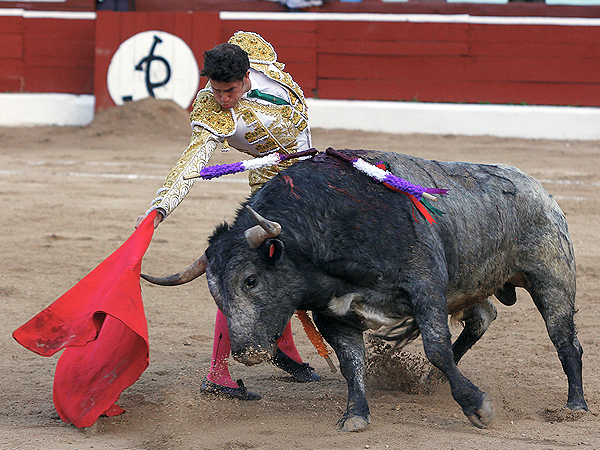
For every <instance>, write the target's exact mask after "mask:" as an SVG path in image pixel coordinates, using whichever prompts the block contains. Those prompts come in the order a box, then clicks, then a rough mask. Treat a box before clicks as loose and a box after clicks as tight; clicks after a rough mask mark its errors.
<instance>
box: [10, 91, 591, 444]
mask: <svg viewBox="0 0 600 450" xmlns="http://www.w3.org/2000/svg"><path fill="white" fill-rule="evenodd" d="M188 137H189V127H188V123H187V113H186V112H185V111H183V110H181V109H179V108H178V107H175V106H174V104H172V103H170V102H157V101H153V100H152V101H143V102H138V103H136V104H129V105H126V106H125V107H121V108H116V109H113V110H109V111H105V112H104V113H102V114H99V115H98V116H97V118H96V120H95V121H94V122H93V123H92V124H91V125H89V126H87V127H85V128H53V127H47V128H46V127H41V128H0V199H1V201H2V211H3V214H4V222H3V224H2V229H1V232H0V250H1V253H2V255H3V257H2V260H3V261H4V263H3V270H2V279H1V282H0V311H1V314H2V317H3V321H2V324H1V325H0V350H1V351H2V354H3V355H4V356H3V357H2V358H1V359H0V366H1V369H0V370H1V373H2V390H3V395H2V397H1V400H0V448H2V449H22V450H25V449H44V450H63V449H69V450H71V449H73V450H75V449H77V450H81V449H92V448H93V449H95V450H104V449H146V450H154V449H156V450H159V449H160V450H164V449H182V450H189V449H193V450H200V449H213V450H215V449H216V450H234V449H235V450H238V449H265V450H266V449H269V450H272V449H340V450H348V449H372V450H383V449H419V450H426V449H456V450H458V449H461V450H462V449H477V450H482V449H495V450H502V449H511V450H512V449H531V450H534V449H535V450H542V449H544V450H550V449H553V450H554V449H598V448H600V427H599V425H600V424H599V416H598V414H599V411H600V370H598V368H599V367H600V362H599V361H600V337H599V334H598V326H599V324H600V315H599V311H600V308H599V306H600V302H599V298H598V294H597V293H598V291H599V290H600V242H599V239H598V236H599V234H600V195H598V194H599V193H600V142H565V141H543V140H539V141H537V140H536V141H530V140H519V139H500V138H492V137H480V138H465V137H455V136H423V135H389V134H388V135H386V134H373V133H362V132H347V131H325V130H314V144H315V146H316V147H317V148H319V149H321V150H324V149H325V148H326V147H328V146H331V147H334V148H344V147H346V148H370V149H377V150H388V151H399V152H402V153H408V154H412V155H417V156H421V157H425V158H431V159H439V160H463V161H474V162H489V163H496V162H502V163H507V164H511V165H514V166H517V167H519V168H521V169H523V170H524V171H526V172H529V173H530V174H531V175H533V176H534V177H536V178H538V179H539V180H541V181H542V183H543V184H544V186H545V187H546V189H547V190H548V191H549V192H550V193H551V194H553V195H554V196H555V198H556V199H557V201H558V203H559V204H560V205H561V207H562V208H563V210H564V212H565V213H566V216H567V219H568V221H569V226H570V231H571V236H572V238H573V241H574V245H575V252H576V256H577V264H578V280H577V281H578V293H577V302H578V307H579V313H578V314H577V316H576V323H577V326H578V331H579V338H580V341H581V343H582V345H583V347H584V351H585V353H584V383H585V390H586V395H587V400H588V404H589V407H590V412H589V413H587V414H584V415H582V416H580V415H574V414H570V413H568V412H567V411H565V410H563V409H562V407H563V405H564V403H565V402H566V378H565V376H564V374H563V372H562V369H561V366H560V363H559V361H558V358H557V355H556V352H555V351H554V348H553V346H552V344H551V342H550V340H549V338H548V336H547V334H546V331H545V328H544V325H543V321H542V319H541V317H540V315H539V313H538V312H537V310H536V309H535V307H534V305H533V303H532V301H531V299H530V298H529V296H528V294H527V293H526V292H525V291H521V292H520V293H519V301H518V302H517V304H516V305H515V306H513V307H510V308H509V307H505V306H503V305H501V304H500V303H499V302H496V304H497V307H498V311H499V314H498V319H497V320H496V321H495V322H494V323H493V324H492V326H491V327H490V329H489V331H488V332H487V334H486V335H485V336H484V338H483V339H482V340H481V341H480V342H479V343H478V344H477V345H476V346H475V347H474V348H473V349H472V350H471V351H470V352H469V353H467V355H466V356H465V357H464V359H463V360H462V362H461V364H460V368H461V370H462V372H463V373H464V374H465V375H466V376H467V377H469V378H470V379H471V380H472V381H473V382H474V383H475V384H477V385H478V386H479V387H480V388H482V389H483V390H485V391H486V392H488V394H490V396H491V397H492V400H493V402H494V407H495V413H496V419H495V422H494V423H493V425H492V426H491V427H490V428H488V429H485V430H479V429H477V428H475V427H473V426H472V425H470V424H469V422H468V420H467V419H466V417H465V416H464V415H463V414H462V411H461V410H460V408H459V406H458V405H457V404H456V403H455V402H454V400H453V399H452V398H451V396H450V392H449V387H448V384H447V383H445V382H444V383H436V384H431V385H428V386H420V387H419V386H413V387H414V390H413V392H411V393H407V392H404V391H400V390H391V389H388V388H382V387H381V383H377V382H375V381H372V382H371V383H370V385H369V392H368V399H369V402H370V406H371V413H372V424H371V425H370V427H369V428H368V430H367V431H364V432H362V433H350V434H345V433H341V432H339V431H337V430H336V428H335V423H336V421H337V420H338V418H339V417H340V415H341V413H342V412H343V410H344V409H345V407H346V384H345V381H344V380H343V378H342V376H341V375H340V374H339V372H338V373H335V374H333V373H331V372H330V371H329V369H328V367H327V365H326V363H325V361H324V360H323V359H322V358H320V357H319V356H318V355H317V354H316V352H315V350H314V349H313V347H312V346H311V345H310V343H309V342H308V340H307V338H306V336H305V335H304V334H303V332H302V330H301V327H300V323H299V321H298V320H297V319H294V321H293V326H294V334H295V337H296V341H297V345H298V347H299V349H300V352H301V354H302V355H303V357H304V358H306V360H307V361H308V362H309V363H310V364H311V365H312V366H314V367H315V368H316V369H317V371H318V373H319V374H320V375H321V376H322V378H323V379H322V381H321V382H319V383H313V384H308V385H307V384H296V383H291V382H290V381H289V378H288V377H287V376H286V374H285V373H284V372H282V371H280V370H278V369H275V368H274V367H273V366H272V365H270V364H262V365H260V366H255V367H245V366H243V365H241V364H238V363H236V362H233V361H232V362H231V370H232V373H233V376H234V377H240V378H243V379H244V382H245V384H246V386H248V387H249V388H250V389H251V390H254V391H256V392H260V393H261V394H262V395H263V399H262V400H261V401H260V402H251V403H243V402H238V401H233V400H222V399H216V398H212V397H207V396H204V395H202V394H201V393H200V390H199V387H200V383H201V381H202V379H203V378H204V376H205V374H206V371H207V369H208V365H209V361H210V356H211V345H212V334H213V323H214V316H215V312H216V307H215V304H214V302H213V300H212V299H211V297H210V295H209V293H208V289H207V286H206V281H205V279H204V278H202V279H200V280H199V281H195V282H194V283H190V284H189V285H185V286H181V287H173V288H164V287H156V286H151V285H149V284H148V283H145V282H143V283H142V289H143V298H144V303H145V308H146V315H147V318H148V326H149V333H150V367H149V368H148V369H147V370H146V372H144V374H143V375H142V377H141V378H140V380H139V381H138V382H137V383H135V384H134V385H133V386H132V387H130V388H129V389H127V390H125V391H124V392H123V394H122V396H121V399H120V402H119V404H120V405H121V406H123V407H124V408H126V410H127V412H126V413H125V414H124V415H122V416H119V417H113V418H100V419H99V420H98V422H97V423H96V424H95V425H94V426H92V427H90V428H87V429H76V428H74V427H73V426H72V425H68V424H65V423H63V422H62V421H61V420H60V419H59V417H58V415H57V414H56V411H55V409H54V406H53V403H52V380H53V373H54V366H55V364H56V359H57V357H52V358H42V357H40V356H37V355H34V354H32V353H30V352H29V351H27V350H25V349H23V348H22V347H21V346H20V345H18V344H17V343H16V342H15V341H14V340H13V339H12V337H11V333H12V331H13V330H14V329H16V328H17V327H19V326H20V325H22V324H23V323H24V322H26V321H27V320H28V319H30V318H31V317H32V316H34V315H35V314H36V313H38V312H39V311H40V310H42V309H43V308H44V307H46V306H47V305H48V304H50V303H51V302H53V301H54V300H55V299H56V298H58V297H59V296H60V295H62V294H63V293H64V292H65V291H66V290H68V289H69V288H70V287H72V286H73V285H74V284H75V283H76V282H77V281H78V280H79V279H81V278H82V277H83V276H84V275H85V274H87V273H88V272H89V271H90V270H91V269H93V268H94V267H95V266H96V265H97V264H98V263H99V262H100V261H102V260H103V259H104V258H105V257H106V256H108V255H109V254H110V253H111V252H112V251H113V250H114V249H116V248H117V247H118V246H119V245H120V244H121V243H122V242H124V241H125V239H126V238H127V237H128V236H129V235H130V234H131V232H132V231H133V225H134V223H135V220H136V218H137V216H138V215H139V214H141V213H143V212H144V211H145V210H146V209H147V207H148V205H149V202H150V200H151V199H152V198H153V196H154V193H155V191H156V189H157V188H158V187H160V185H161V184H162V182H163V180H164V177H165V176H166V175H167V173H168V171H169V170H170V168H171V166H172V165H173V163H174V162H175V161H176V160H177V158H178V157H179V155H180V154H181V152H182V151H183V149H184V148H185V147H186V145H187V142H188ZM240 159H247V157H246V156H245V155H242V154H240V153H238V152H235V151H231V152H229V153H219V154H217V155H215V157H214V158H213V159H212V161H211V163H212V164H217V163H223V162H233V161H238V160H240ZM248 193H249V189H248V186H247V182H246V176H245V175H244V174H240V175H236V176H230V177H227V178H223V179H219V180H215V181H211V182H206V181H199V182H198V183H196V185H195V186H194V189H193V190H192V192H191V194H190V195H189V196H188V198H186V200H185V201H184V203H183V204H182V205H181V206H180V207H179V208H178V209H177V210H176V211H175V212H174V213H173V214H172V215H171V216H170V217H169V218H168V220H167V221H166V222H164V223H163V224H162V225H161V226H160V227H159V228H158V229H157V230H156V233H155V236H154V239H153V241H152V243H151V245H150V248H149V250H148V252H147V254H146V256H145V258H144V266H143V271H144V272H146V273H152V274H157V275H166V274H170V273H173V272H176V271H178V270H180V269H182V268H184V267H187V265H188V264H189V263H191V262H192V261H194V260H195V259H196V258H197V257H198V256H199V254H200V253H201V252H202V251H203V250H204V247H205V243H206V239H207V237H208V236H209V234H210V233H211V232H212V230H213V228H214V227H215V225H217V224H218V223H220V222H222V221H223V220H229V219H231V218H232V216H233V213H234V211H235V209H236V206H237V204H238V203H239V202H240V201H242V200H243V199H244V198H245V197H246V196H247V195H248ZM459 332H460V329H453V334H454V333H456V335H458V333H459ZM408 350H409V351H410V352H411V354H412V355H413V356H411V357H408V358H407V360H408V361H409V366H410V364H412V365H414V366H415V367H414V369H415V370H424V368H425V369H426V365H424V364H423V363H422V362H421V357H420V356H419V355H422V347H421V341H420V340H417V341H415V342H414V343H412V344H411V345H410V347H409V348H408ZM410 361H412V363H410ZM415 361H416V362H415ZM409 368H410V367H409ZM380 381H381V380H380Z"/></svg>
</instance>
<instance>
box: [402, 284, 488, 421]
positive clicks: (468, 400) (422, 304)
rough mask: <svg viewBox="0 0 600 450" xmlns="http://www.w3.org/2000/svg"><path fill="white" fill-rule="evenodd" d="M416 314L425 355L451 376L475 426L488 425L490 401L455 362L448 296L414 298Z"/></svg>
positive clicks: (455, 394)
mask: <svg viewBox="0 0 600 450" xmlns="http://www.w3.org/2000/svg"><path fill="white" fill-rule="evenodd" d="M413 314H414V317H415V320H416V321H417V324H418V325H419V329H420V330H421V336H422V339H423V348H424V350H425V356H427V359H429V361H430V362H431V363H432V364H433V365H434V366H435V367H437V368H438V369H439V370H441V371H442V372H443V373H444V375H446V377H447V378H448V381H449V383H450V388H451V390H452V396H453V397H454V400H456V402H457V403H458V404H459V405H460V406H461V408H462V410H463V412H464V413H465V415H466V416H467V418H468V419H469V421H470V422H471V423H472V424H473V425H475V426H476V427H479V428H484V427H485V426H487V425H489V424H490V423H491V421H492V419H493V418H494V413H493V408H492V402H491V400H490V399H489V397H488V395H487V394H486V393H485V392H482V391H480V390H479V388H477V386H475V385H474V384H473V383H471V382H470V381H469V380H468V379H467V378H466V377H465V376H464V375H463V374H462V373H460V371H459V370H458V368H457V367H456V363H455V362H454V354H453V352H452V345H451V342H450V329H449V327H448V311H447V308H446V299H445V297H443V296H442V295H440V296H439V299H438V300H434V299H433V298H431V297H427V298H419V299H415V300H413Z"/></svg>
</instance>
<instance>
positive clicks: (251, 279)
mask: <svg viewBox="0 0 600 450" xmlns="http://www.w3.org/2000/svg"><path fill="white" fill-rule="evenodd" d="M255 284H256V277H255V276H254V275H250V276H249V277H248V278H246V286H247V287H249V288H251V287H254V285H255Z"/></svg>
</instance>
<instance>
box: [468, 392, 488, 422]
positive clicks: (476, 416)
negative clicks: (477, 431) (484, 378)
mask: <svg viewBox="0 0 600 450" xmlns="http://www.w3.org/2000/svg"><path fill="white" fill-rule="evenodd" d="M467 419H469V422H471V423H472V424H473V425H475V426H476V427H477V428H486V427H487V426H488V425H489V424H491V423H492V420H494V407H493V405H492V400H490V397H489V396H488V395H487V394H485V393H484V394H483V397H482V400H481V406H480V407H479V408H478V409H477V411H475V412H474V413H473V414H467Z"/></svg>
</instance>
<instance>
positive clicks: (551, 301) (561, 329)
mask: <svg viewBox="0 0 600 450" xmlns="http://www.w3.org/2000/svg"><path fill="white" fill-rule="evenodd" d="M526 284H527V286H526V288H527V290H528V291H529V293H530V294H531V297H532V299H533V301H534V303H535V305H536V306H537V308H538V310H539V311H540V313H541V314H542V317H543V318H544V321H545V322H546V329H547V330H548V335H549V336H550V340H551V341H552V343H553V344H554V347H555V348H556V351H557V352H558V358H559V359H560V362H561V364H562V367H563V370H564V372H565V374H566V375H567V380H568V384H569V395H568V399H567V407H568V408H570V409H572V410H573V411H587V410H588V408H587V404H586V402H585V398H584V396H583V381H582V375H581V373H582V363H581V356H582V354H583V349H582V348H581V344H580V343H579V340H578V339H577V333H576V331H575V323H574V320H573V316H574V315H575V273H574V271H571V270H568V269H567V268H565V270H560V271H554V270H549V271H547V272H545V273H544V274H543V275H535V274H531V273H528V274H527V283H526Z"/></svg>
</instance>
